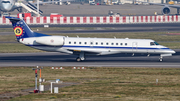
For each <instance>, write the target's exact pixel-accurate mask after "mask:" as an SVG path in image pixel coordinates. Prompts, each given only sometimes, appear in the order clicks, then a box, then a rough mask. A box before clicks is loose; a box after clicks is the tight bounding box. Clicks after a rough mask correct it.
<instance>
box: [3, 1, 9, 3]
mask: <svg viewBox="0 0 180 101" xmlns="http://www.w3.org/2000/svg"><path fill="white" fill-rule="evenodd" d="M2 3H10V1H2Z"/></svg>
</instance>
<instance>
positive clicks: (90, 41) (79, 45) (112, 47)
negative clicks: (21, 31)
mask: <svg viewBox="0 0 180 101" xmlns="http://www.w3.org/2000/svg"><path fill="white" fill-rule="evenodd" d="M59 38H62V39H61V40H63V41H61V42H60V45H59V46H57V45H55V46H53V45H50V44H49V45H48V43H47V44H42V43H41V44H40V43H38V42H36V38H24V39H21V40H19V42H21V43H23V44H25V45H27V46H31V47H33V48H36V49H40V50H45V51H54V52H64V53H69V54H74V52H76V51H77V52H81V51H84V52H86V53H87V54H88V53H90V54H92V53H94V54H96V55H108V54H116V53H148V54H173V53H175V51H173V50H171V49H169V48H167V47H165V46H162V45H159V44H158V43H157V42H155V41H154V40H150V39H128V38H126V39H116V38H79V37H64V36H59ZM52 40H53V39H50V41H52ZM53 41H54V40H53ZM46 42H47V41H46Z"/></svg>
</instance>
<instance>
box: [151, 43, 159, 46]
mask: <svg viewBox="0 0 180 101" xmlns="http://www.w3.org/2000/svg"><path fill="white" fill-rule="evenodd" d="M150 45H151V46H153V45H159V44H158V43H157V42H150Z"/></svg>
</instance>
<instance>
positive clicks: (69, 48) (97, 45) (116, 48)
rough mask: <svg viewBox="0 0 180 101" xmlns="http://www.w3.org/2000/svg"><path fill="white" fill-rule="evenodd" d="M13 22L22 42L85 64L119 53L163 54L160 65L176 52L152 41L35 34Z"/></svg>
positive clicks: (20, 21) (16, 21) (17, 21)
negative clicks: (96, 57) (90, 58)
mask: <svg viewBox="0 0 180 101" xmlns="http://www.w3.org/2000/svg"><path fill="white" fill-rule="evenodd" d="M6 18H8V19H9V20H10V21H11V22H12V26H13V29H14V33H15V35H16V38H17V40H18V42H20V43H22V44H24V45H26V46H30V47H32V48H36V49H39V50H44V51H53V52H63V53H68V54H74V55H78V56H77V58H76V61H83V60H85V58H86V56H87V55H109V54H118V53H131V54H132V55H134V54H136V53H144V54H147V56H149V55H150V54H160V58H159V61H163V57H164V56H172V54H174V53H175V51H173V50H171V49H169V48H167V47H165V46H162V45H159V44H158V43H157V42H155V41H154V40H151V39H128V38H126V39H118V38H80V37H66V36H51V35H45V34H41V33H36V32H33V31H32V30H31V29H30V28H29V27H28V25H27V24H26V23H25V22H24V20H21V19H19V18H15V17H6Z"/></svg>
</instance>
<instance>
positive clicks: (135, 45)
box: [132, 42, 138, 52]
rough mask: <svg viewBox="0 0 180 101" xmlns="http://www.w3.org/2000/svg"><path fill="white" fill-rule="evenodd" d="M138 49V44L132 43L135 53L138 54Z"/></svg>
mask: <svg viewBox="0 0 180 101" xmlns="http://www.w3.org/2000/svg"><path fill="white" fill-rule="evenodd" d="M137 47H138V43H137V42H133V43H132V51H133V52H137Z"/></svg>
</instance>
